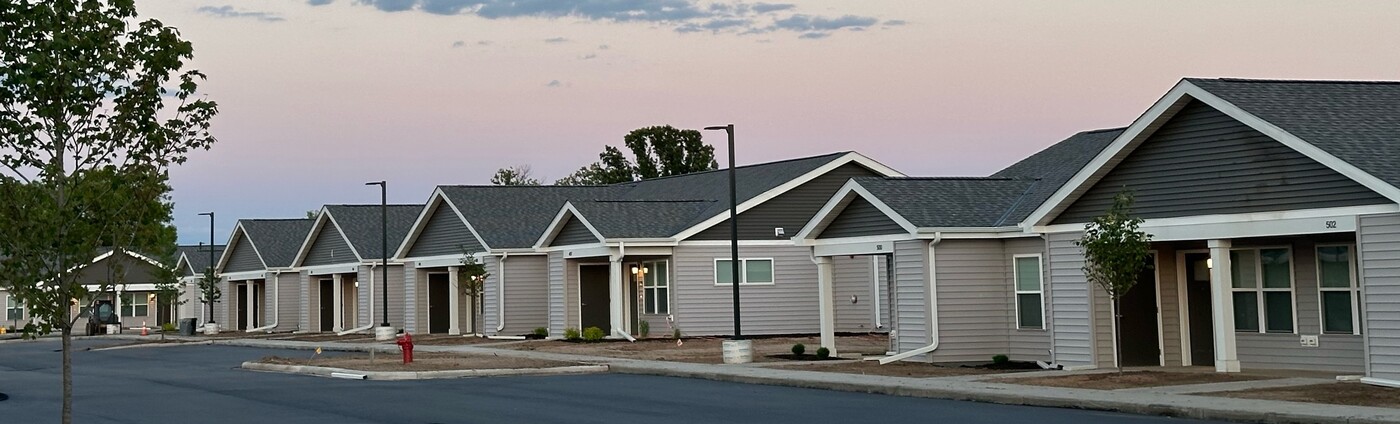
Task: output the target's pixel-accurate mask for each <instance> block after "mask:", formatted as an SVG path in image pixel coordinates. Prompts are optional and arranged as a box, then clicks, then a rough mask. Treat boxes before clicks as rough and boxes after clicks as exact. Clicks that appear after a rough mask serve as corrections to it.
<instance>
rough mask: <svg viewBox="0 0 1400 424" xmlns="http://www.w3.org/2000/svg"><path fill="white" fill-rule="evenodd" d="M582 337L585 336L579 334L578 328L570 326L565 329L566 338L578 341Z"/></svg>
mask: <svg viewBox="0 0 1400 424" xmlns="http://www.w3.org/2000/svg"><path fill="white" fill-rule="evenodd" d="M580 339H583V337H582V336H580V335H579V332H578V329H577V328H573V327H569V328H565V329H564V340H569V341H577V340H580Z"/></svg>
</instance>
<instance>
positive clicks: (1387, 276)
mask: <svg viewBox="0 0 1400 424" xmlns="http://www.w3.org/2000/svg"><path fill="white" fill-rule="evenodd" d="M1358 233H1359V234H1358V235H1357V238H1358V243H1359V246H1360V247H1359V248H1358V249H1357V251H1358V252H1357V253H1358V256H1359V257H1360V262H1361V270H1360V275H1361V281H1362V286H1361V287H1362V291H1363V295H1362V297H1361V300H1362V302H1363V305H1362V306H1361V309H1362V310H1363V311H1365V312H1366V313H1365V314H1364V315H1363V316H1362V318H1363V321H1362V323H1361V324H1362V328H1363V329H1364V330H1363V333H1364V334H1365V335H1366V341H1365V342H1366V349H1367V351H1366V356H1367V361H1366V362H1367V363H1366V365H1367V369H1366V373H1367V375H1369V376H1371V377H1374V378H1381V379H1387V380H1394V381H1400V314H1397V313H1396V311H1400V214H1385V215H1367V216H1362V217H1361V218H1360V225H1359V227H1358ZM1319 343H1320V344H1321V343H1325V342H1322V341H1319Z"/></svg>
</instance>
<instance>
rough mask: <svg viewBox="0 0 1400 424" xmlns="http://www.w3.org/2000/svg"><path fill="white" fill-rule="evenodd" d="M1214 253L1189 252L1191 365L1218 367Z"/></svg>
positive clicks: (1188, 308)
mask: <svg viewBox="0 0 1400 424" xmlns="http://www.w3.org/2000/svg"><path fill="white" fill-rule="evenodd" d="M1209 260H1210V254H1207V253H1189V254H1187V255H1186V321H1187V323H1186V324H1187V326H1188V327H1189V328H1190V332H1191V337H1190V341H1191V365H1197V366H1215V323H1214V322H1213V321H1212V318H1211V303H1210V266H1209V263H1210V262H1209Z"/></svg>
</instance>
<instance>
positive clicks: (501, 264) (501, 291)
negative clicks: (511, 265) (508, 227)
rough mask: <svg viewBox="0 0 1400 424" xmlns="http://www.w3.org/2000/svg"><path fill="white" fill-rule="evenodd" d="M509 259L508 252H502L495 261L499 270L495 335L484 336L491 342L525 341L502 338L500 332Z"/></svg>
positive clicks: (521, 337)
mask: <svg viewBox="0 0 1400 424" xmlns="http://www.w3.org/2000/svg"><path fill="white" fill-rule="evenodd" d="M508 258H510V252H502V253H501V258H500V259H497V260H496V264H497V265H496V267H497V268H500V269H499V270H498V272H497V273H496V274H497V276H496V317H497V318H496V320H497V324H496V334H495V335H490V336H486V338H488V339H492V340H525V336H502V335H501V331H502V330H505V329H506V259H508Z"/></svg>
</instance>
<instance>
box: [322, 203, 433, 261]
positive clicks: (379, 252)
mask: <svg viewBox="0 0 1400 424" xmlns="http://www.w3.org/2000/svg"><path fill="white" fill-rule="evenodd" d="M326 211H327V212H329V213H330V215H331V217H332V218H334V219H335V222H336V223H338V224H340V229H341V230H343V231H344V232H345V238H346V239H347V240H350V245H352V246H354V247H355V251H357V252H359V253H360V258H361V259H364V260H373V259H378V258H382V257H384V256H383V255H384V254H383V249H381V248H380V247H381V245H382V243H381V241H382V240H381V238H382V237H383V236H384V234H383V232H382V230H381V229H380V226H381V225H380V223H381V222H383V221H384V217H383V216H381V215H380V214H381V212H380V205H326ZM422 211H423V205H389V206H388V208H387V210H386V211H385V212H387V215H388V221H389V233H388V240H389V249H395V248H398V247H399V244H400V243H403V238H404V237H407V236H408V232H409V230H410V229H411V228H412V227H413V222H414V221H417V220H418V214H419V213H421V212H422ZM322 231H324V230H322Z"/></svg>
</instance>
